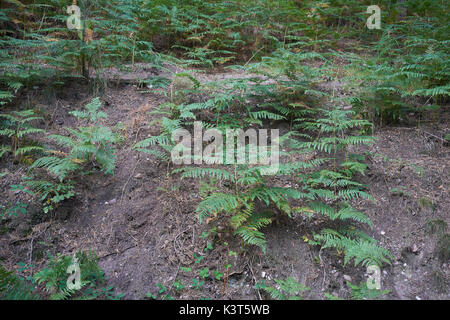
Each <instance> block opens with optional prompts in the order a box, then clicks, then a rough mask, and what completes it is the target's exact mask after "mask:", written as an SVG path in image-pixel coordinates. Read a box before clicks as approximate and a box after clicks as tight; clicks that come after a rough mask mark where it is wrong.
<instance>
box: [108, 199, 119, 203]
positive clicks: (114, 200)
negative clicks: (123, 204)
mask: <svg viewBox="0 0 450 320" xmlns="http://www.w3.org/2000/svg"><path fill="white" fill-rule="evenodd" d="M116 202H117V200H116V199H115V198H114V199H112V200H111V201H110V202H109V204H113V203H116Z"/></svg>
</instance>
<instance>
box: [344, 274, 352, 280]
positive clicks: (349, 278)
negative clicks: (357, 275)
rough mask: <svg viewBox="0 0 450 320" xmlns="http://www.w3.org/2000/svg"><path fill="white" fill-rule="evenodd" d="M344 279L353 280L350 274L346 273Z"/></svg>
mask: <svg viewBox="0 0 450 320" xmlns="http://www.w3.org/2000/svg"><path fill="white" fill-rule="evenodd" d="M344 280H347V281H350V282H351V281H352V277H350V276H348V275H346V274H344Z"/></svg>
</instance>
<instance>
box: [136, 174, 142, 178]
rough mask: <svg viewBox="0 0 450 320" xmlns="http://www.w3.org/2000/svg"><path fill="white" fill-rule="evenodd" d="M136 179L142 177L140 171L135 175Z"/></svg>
mask: <svg viewBox="0 0 450 320" xmlns="http://www.w3.org/2000/svg"><path fill="white" fill-rule="evenodd" d="M134 178H135V179H141V178H142V173H138V174H137V175H135V176H134Z"/></svg>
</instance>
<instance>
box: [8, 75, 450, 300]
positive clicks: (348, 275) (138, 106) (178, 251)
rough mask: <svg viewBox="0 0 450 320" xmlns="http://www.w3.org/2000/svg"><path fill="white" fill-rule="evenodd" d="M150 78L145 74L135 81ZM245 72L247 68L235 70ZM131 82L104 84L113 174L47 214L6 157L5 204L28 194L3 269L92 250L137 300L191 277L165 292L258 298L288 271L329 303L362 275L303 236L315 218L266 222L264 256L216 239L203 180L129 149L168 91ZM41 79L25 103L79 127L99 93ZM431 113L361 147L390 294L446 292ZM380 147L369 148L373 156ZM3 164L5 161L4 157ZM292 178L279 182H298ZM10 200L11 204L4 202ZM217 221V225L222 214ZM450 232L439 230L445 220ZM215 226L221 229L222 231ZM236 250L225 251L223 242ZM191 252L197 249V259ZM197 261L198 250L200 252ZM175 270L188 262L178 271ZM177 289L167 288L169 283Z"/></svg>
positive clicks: (51, 121)
mask: <svg viewBox="0 0 450 320" xmlns="http://www.w3.org/2000/svg"><path fill="white" fill-rule="evenodd" d="M142 75H144V76H146V71H145V70H141V71H139V73H137V75H136V78H141V76H142ZM196 76H198V77H197V78H198V79H199V80H200V81H202V82H205V81H211V80H216V79H222V78H226V77H236V76H239V75H237V74H235V73H220V72H219V73H210V74H197V75H196ZM240 76H245V75H242V74H241V75H240ZM130 79H131V80H130V82H129V83H127V82H117V84H113V83H112V82H111V84H110V86H109V88H108V89H107V91H106V93H105V94H104V95H103V96H102V97H101V100H102V102H103V110H104V111H105V112H106V113H107V114H108V118H107V119H104V120H102V122H103V124H104V125H108V126H110V127H114V126H116V125H117V124H118V123H119V122H121V123H122V127H121V129H120V130H121V134H122V135H123V136H124V137H125V141H124V142H123V143H122V144H121V145H120V146H118V148H117V157H118V158H117V164H116V169H115V173H114V175H113V176H108V175H105V174H104V173H102V172H99V171H98V172H94V173H93V174H91V175H87V176H85V177H84V178H83V179H82V180H81V181H77V186H76V187H77V188H76V190H77V191H78V194H77V196H76V198H75V199H74V200H69V201H67V202H66V203H64V205H62V206H60V207H59V208H58V209H57V210H56V211H55V212H54V213H53V214H50V215H42V214H41V208H40V206H39V201H38V199H35V198H33V197H32V196H30V195H27V194H25V193H23V192H14V191H11V189H10V185H12V184H19V183H20V180H21V178H22V177H23V175H24V174H25V173H26V166H24V165H14V164H12V161H11V162H8V163H9V164H8V165H6V167H4V168H3V169H1V171H2V172H6V171H7V172H9V174H8V175H5V176H3V177H1V178H0V192H1V193H2V194H4V195H7V198H8V199H9V200H10V201H11V200H17V199H20V200H21V201H24V202H28V203H29V205H28V210H27V211H28V212H27V215H19V216H18V217H13V218H8V219H6V220H4V223H3V224H2V227H1V228H2V229H1V230H0V258H1V259H2V260H3V261H4V262H3V265H4V266H5V267H6V268H8V269H17V264H18V263H19V262H24V263H26V264H28V263H29V264H32V265H33V266H32V267H31V268H29V269H27V270H25V271H22V274H23V275H30V274H32V273H33V272H36V271H37V270H40V269H41V268H42V267H43V266H44V265H43V264H44V262H45V261H46V253H47V252H52V253H53V254H55V253H57V252H60V253H63V254H71V253H73V252H75V251H77V250H89V249H92V250H95V251H96V252H97V254H98V256H99V264H100V266H101V267H102V268H103V269H104V271H105V275H106V279H107V280H106V281H107V283H106V284H107V285H108V286H109V285H113V286H114V288H115V292H116V293H124V294H125V298H127V299H143V298H144V297H145V295H146V293H148V292H149V293H152V294H154V295H158V292H159V288H158V286H157V285H158V284H161V285H164V286H165V287H166V288H169V289H171V288H173V285H174V282H175V280H178V281H180V282H182V283H183V284H185V285H186V287H185V289H184V290H182V291H180V292H178V293H174V294H172V295H173V296H174V297H175V298H177V299H178V298H181V299H200V298H210V299H260V298H264V297H267V295H266V294H265V293H264V292H262V291H261V292H260V291H258V290H256V289H254V285H255V283H256V282H260V281H261V280H263V279H264V280H266V282H268V283H270V282H271V281H272V280H273V279H286V278H287V277H290V276H293V277H294V278H295V279H296V280H297V281H298V282H300V283H303V284H304V285H306V286H307V287H309V288H311V290H309V291H307V292H306V293H305V294H304V297H305V298H306V299H324V298H325V297H324V294H325V293H332V294H334V295H336V296H339V297H342V298H348V297H349V293H350V289H349V288H348V286H347V285H346V280H351V282H352V283H354V284H359V283H360V282H361V281H366V279H367V274H366V270H365V268H363V267H354V266H353V265H352V264H350V263H349V264H348V265H346V266H344V265H343V258H342V256H340V255H337V254H336V252H335V251H332V250H322V251H319V249H318V248H316V247H313V246H311V245H309V244H307V243H306V242H305V241H304V238H303V237H304V236H306V237H310V236H311V234H312V232H313V231H314V228H315V225H316V224H319V223H320V221H315V220H313V221H310V220H308V219H307V218H305V217H303V216H300V215H297V216H293V218H292V219H287V218H286V219H281V218H280V219H278V220H277V221H276V223H274V224H272V225H271V226H269V227H267V228H266V229H264V232H265V234H266V236H267V240H268V241H267V243H268V246H267V253H266V254H262V253H261V250H260V249H259V248H249V247H247V248H246V250H245V251H243V252H241V250H240V246H241V243H240V240H239V239H238V238H237V237H234V236H233V235H232V233H230V232H229V231H227V230H226V229H224V230H223V232H219V235H218V238H217V240H216V241H215V242H214V243H211V244H212V246H211V244H210V245H208V241H211V239H210V238H205V237H203V236H202V232H208V230H210V229H211V226H209V225H208V224H199V222H198V218H197V215H196V213H195V208H196V206H197V204H198V203H199V201H200V195H199V192H198V190H199V187H200V186H199V183H198V182H197V181H194V180H189V179H183V180H182V179H181V178H180V177H179V176H176V175H171V176H168V175H167V173H168V172H169V171H170V170H171V169H173V168H168V167H167V166H166V165H165V164H163V163H161V162H160V161H158V160H157V159H156V158H154V157H152V156H148V155H145V154H142V153H141V154H140V153H138V152H137V151H135V150H134V149H133V146H134V144H135V143H136V142H138V141H140V140H142V139H144V138H146V137H148V136H149V135H154V134H158V133H159V132H158V130H157V128H156V127H149V123H150V122H151V120H152V117H151V116H148V112H149V111H151V110H152V109H153V108H155V107H156V106H158V105H160V104H161V103H164V102H167V101H168V98H167V97H166V96H165V95H163V94H162V91H159V90H148V92H143V91H144V90H143V89H142V88H139V86H138V85H136V84H133V81H132V80H133V77H131V78H130ZM44 89H45V88H43V87H39V88H35V89H33V90H29V91H27V92H24V93H23V94H22V97H21V102H22V103H24V104H26V103H29V104H32V105H36V106H38V107H39V108H41V109H42V111H43V112H44V114H46V115H47V116H46V119H45V126H46V129H47V132H49V133H60V134H61V133H63V132H64V128H65V127H73V126H75V125H76V123H75V119H74V117H72V116H70V115H68V111H71V110H73V109H80V108H81V107H82V106H84V105H85V104H86V103H87V102H89V101H90V100H91V99H92V98H93V97H94V96H93V95H91V94H89V93H88V92H89V90H88V87H87V86H86V85H85V84H81V83H79V82H76V81H74V82H71V83H66V84H65V86H64V88H61V90H59V91H57V92H54V93H52V94H51V95H50V94H48V93H46V91H45V90H44ZM439 112H440V113H439V114H437V115H436V116H435V118H434V119H425V120H428V121H423V122H422V123H421V124H420V130H418V125H417V123H415V122H414V121H412V120H411V121H408V119H404V120H403V121H402V122H401V123H400V124H396V125H395V126H394V125H391V126H383V127H378V128H377V129H376V130H375V133H374V136H375V137H376V138H377V141H376V143H375V144H373V145H371V146H369V147H367V146H365V147H360V150H358V151H360V152H365V151H370V152H371V155H372V156H368V157H367V158H366V163H367V164H368V170H367V172H366V175H365V176H361V179H360V180H361V182H362V183H365V184H367V185H368V188H369V191H370V193H371V194H372V196H373V197H374V198H375V200H376V203H371V202H368V201H367V202H366V201H364V202H362V201H361V202H358V203H355V204H354V205H355V206H356V207H357V208H358V209H361V210H362V211H363V212H365V213H366V214H367V215H368V216H369V218H370V219H371V220H372V221H373V224H374V228H373V229H372V230H366V231H367V232H368V233H369V235H371V236H373V237H374V238H375V239H377V240H379V241H380V245H381V246H383V247H385V248H387V249H388V250H390V252H391V253H392V255H393V256H394V258H395V259H394V260H393V263H392V266H389V265H385V266H384V267H383V268H382V269H381V270H382V271H381V284H382V289H383V290H385V289H387V290H390V291H391V292H390V293H389V294H387V295H386V296H385V297H384V298H385V299H449V298H450V294H449V292H450V291H449V290H450V289H449V288H450V281H449V279H450V263H449V261H448V258H449V254H448V250H449V238H448V236H447V237H444V236H441V234H443V233H447V230H446V229H445V230H439V226H442V225H444V223H443V222H445V223H447V224H450V214H449V210H450V197H449V187H450V186H449V182H450V163H449V158H450V149H449V146H448V144H447V145H446V144H445V143H444V142H443V141H442V140H441V139H440V138H439V137H442V136H443V132H447V133H448V131H449V127H448V123H450V122H449V120H450V119H449V112H448V108H447V110H441V111H439ZM374 155H376V156H374ZM3 163H5V162H3ZM290 179H291V178H290V177H287V178H285V177H283V178H280V181H278V182H279V183H280V184H283V185H285V184H291V185H292V184H295V181H293V180H292V181H291V180H290ZM1 201H2V204H3V205H6V203H4V202H6V201H7V200H6V199H2V200H1ZM218 223H220V222H218ZM445 228H446V227H445ZM219 230H222V229H219ZM229 249H231V250H233V251H235V252H239V254H238V255H237V256H230V255H229V254H228V250H229ZM194 254H195V257H194ZM199 257H200V258H199ZM227 264H231V268H230V269H229V273H228V281H224V280H223V279H222V280H216V279H214V277H209V278H207V279H205V284H204V286H203V287H202V288H201V289H200V290H196V289H193V288H190V286H189V285H190V284H191V283H192V279H193V278H195V277H197V276H196V275H198V272H199V270H202V269H204V268H205V267H208V268H209V270H210V271H211V272H213V271H215V270H217V271H219V272H223V273H225V266H226V265H227ZM180 267H190V268H191V269H192V271H190V272H185V271H182V270H180ZM172 291H173V290H172Z"/></svg>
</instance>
